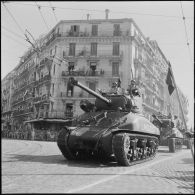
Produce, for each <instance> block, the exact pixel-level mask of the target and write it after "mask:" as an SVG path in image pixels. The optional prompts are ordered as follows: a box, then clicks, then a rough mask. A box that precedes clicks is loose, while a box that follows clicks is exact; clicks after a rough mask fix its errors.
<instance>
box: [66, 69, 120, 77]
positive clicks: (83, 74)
mask: <svg viewBox="0 0 195 195" xmlns="http://www.w3.org/2000/svg"><path fill="white" fill-rule="evenodd" d="M69 76H77V77H104V78H110V77H111V78H112V77H122V72H119V73H118V74H117V73H116V74H113V73H112V71H104V70H96V71H92V70H87V71H84V70H78V71H71V72H69V71H62V77H69Z"/></svg>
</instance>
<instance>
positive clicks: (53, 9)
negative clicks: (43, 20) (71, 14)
mask: <svg viewBox="0 0 195 195" xmlns="http://www.w3.org/2000/svg"><path fill="white" fill-rule="evenodd" d="M49 4H50V6H51V9H52V11H53V14H54V17H55V19H56V22H58V19H57V16H56V14H55V7H53V6H52V4H51V2H50V1H49Z"/></svg>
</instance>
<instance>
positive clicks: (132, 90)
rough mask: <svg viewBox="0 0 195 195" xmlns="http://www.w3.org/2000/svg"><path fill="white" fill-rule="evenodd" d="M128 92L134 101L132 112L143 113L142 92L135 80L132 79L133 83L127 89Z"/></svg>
mask: <svg viewBox="0 0 195 195" xmlns="http://www.w3.org/2000/svg"><path fill="white" fill-rule="evenodd" d="M127 92H128V94H129V95H130V97H131V99H132V103H133V107H132V110H131V111H132V112H136V113H141V112H142V102H141V98H140V97H141V93H140V91H139V88H138V86H137V85H136V81H135V80H131V84H130V85H129V87H128V89H127Z"/></svg>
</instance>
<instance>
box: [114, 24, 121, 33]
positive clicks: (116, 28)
mask: <svg viewBox="0 0 195 195" xmlns="http://www.w3.org/2000/svg"><path fill="white" fill-rule="evenodd" d="M120 34H121V33H120V24H114V33H113V35H114V36H120Z"/></svg>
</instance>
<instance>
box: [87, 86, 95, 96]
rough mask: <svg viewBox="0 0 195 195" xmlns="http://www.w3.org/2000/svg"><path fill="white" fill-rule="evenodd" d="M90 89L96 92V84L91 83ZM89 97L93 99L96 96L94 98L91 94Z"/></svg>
mask: <svg viewBox="0 0 195 195" xmlns="http://www.w3.org/2000/svg"><path fill="white" fill-rule="evenodd" d="M89 89H91V90H93V91H95V90H96V84H95V83H94V82H89ZM88 97H91V98H93V97H94V96H93V95H91V94H89V96H88Z"/></svg>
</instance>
